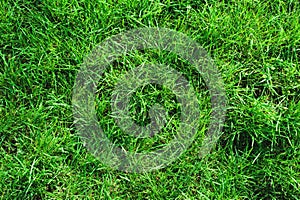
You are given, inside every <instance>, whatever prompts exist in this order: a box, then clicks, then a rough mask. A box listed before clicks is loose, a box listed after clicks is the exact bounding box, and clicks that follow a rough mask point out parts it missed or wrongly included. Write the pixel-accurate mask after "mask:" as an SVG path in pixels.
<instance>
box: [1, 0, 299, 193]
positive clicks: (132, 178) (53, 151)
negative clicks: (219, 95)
mask: <svg viewBox="0 0 300 200" xmlns="http://www.w3.org/2000/svg"><path fill="white" fill-rule="evenodd" d="M145 27H163V28H168V29H172V30H175V31H177V32H179V33H183V34H185V35H186V36H188V37H189V38H192V39H193V40H194V41H196V42H197V43H199V44H200V45H202V47H203V48H204V49H205V50H206V51H207V52H208V54H209V55H210V57H211V58H212V59H213V60H214V64H215V66H217V69H218V71H219V72H220V74H221V76H222V79H223V81H224V88H225V91H226V98H227V105H226V107H227V112H226V118H225V124H224V127H223V133H222V135H221V137H220V138H219V140H218V142H217V144H216V145H215V148H213V149H212V151H211V153H210V154H207V155H206V156H204V157H201V156H200V154H199V152H200V150H201V145H202V141H203V136H204V135H205V133H207V130H208V124H209V121H210V120H209V119H210V118H209V116H210V114H211V103H210V101H211V98H210V95H209V92H208V89H207V85H206V84H205V82H204V80H203V77H201V74H200V73H198V72H197V71H196V70H195V68H194V66H192V65H191V64H189V63H188V62H187V61H185V60H183V59H182V58H180V57H178V56H177V55H174V54H172V53H169V52H166V51H163V50H143V51H134V52H132V53H130V54H126V55H124V56H122V57H120V58H118V59H117V60H116V61H115V62H114V63H112V64H111V65H110V67H108V68H107V70H106V71H105V72H104V73H103V77H102V79H100V80H99V83H98V85H97V95H96V97H97V98H95V110H96V111H97V117H98V120H99V124H100V125H101V127H102V128H103V130H104V133H105V134H106V135H107V137H108V138H109V139H110V140H111V141H113V142H114V143H115V144H116V145H118V146H120V147H123V148H124V149H126V150H128V151H131V152H149V151H153V150H155V149H159V148H160V147H162V146H164V145H167V143H168V142H170V141H171V140H172V138H173V137H174V134H176V133H177V128H178V125H179V124H180V117H178V116H179V114H178V113H180V112H181V109H180V104H179V103H178V102H177V101H176V97H175V95H174V93H173V92H172V90H170V89H168V88H167V87H163V86H160V85H155V84H148V85H147V86H146V87H143V88H138V89H137V90H136V91H135V92H134V93H133V95H132V98H131V100H130V103H131V105H132V106H131V108H130V113H129V114H130V116H131V117H132V119H133V120H134V121H135V122H136V123H137V124H138V125H140V126H146V125H147V124H148V123H149V115H148V114H147V113H148V112H149V109H150V107H151V106H153V105H154V104H157V103H158V104H160V105H162V106H163V108H164V109H165V110H166V119H167V121H168V123H167V125H166V126H165V127H163V128H162V130H161V132H160V133H157V134H156V135H155V136H154V137H152V138H146V139H140V138H135V137H133V136H130V135H128V134H124V131H123V130H122V129H121V128H120V127H118V124H117V123H116V121H115V118H114V117H115V116H114V115H113V114H114V113H113V112H112V110H111V108H110V104H111V94H112V93H113V89H114V86H115V85H116V84H117V83H118V80H119V79H120V78H122V75H124V74H126V72H127V71H130V70H133V69H134V68H135V67H137V66H138V65H141V64H143V63H148V64H156V65H157V64H165V65H168V66H169V67H172V68H174V69H176V70H177V71H179V72H180V73H182V75H183V76H184V77H185V78H186V79H187V80H188V81H189V83H190V84H191V85H192V86H193V88H194V89H195V91H196V96H197V100H198V102H199V107H200V110H199V112H200V120H199V129H198V130H197V133H196V134H195V136H194V140H193V142H192V144H191V146H190V147H189V148H188V149H187V150H186V151H184V153H183V154H182V155H181V156H180V157H179V158H178V159H176V160H175V161H173V162H172V163H170V164H169V165H168V166H166V167H164V168H161V169H158V170H153V171H150V172H145V173H129V172H123V171H119V170H116V169H113V168H112V167H110V166H107V165H106V164H105V163H103V162H101V159H97V157H95V156H94V155H93V154H92V153H91V152H89V151H88V150H87V149H86V147H85V146H84V142H83V141H82V140H81V139H80V137H79V135H78V134H77V133H78V130H77V129H76V127H75V125H74V115H73V107H72V95H73V88H74V87H73V86H74V84H75V81H76V76H77V74H78V71H79V70H80V67H81V65H82V63H83V62H84V59H85V58H86V57H87V56H88V55H89V54H90V53H91V51H92V50H93V49H94V48H95V47H97V45H99V44H101V42H103V41H104V40H105V39H107V38H109V37H111V36H113V35H116V34H119V33H122V32H124V31H129V30H131V29H135V28H145ZM299 58H300V3H299V1H297V0H287V1H283V0H274V1H255V0H232V1H225V0H223V1H222V0H212V1H204V0H201V1H198V0H179V1H161V2H159V1H156V0H152V1H145V0H142V1H138V0H131V1H129V0H123V1H102V0H78V1H74V0H68V1H67V0H60V1H57V0H53V1H48V0H45V1H42V0H32V1H21V0H16V1H12V0H8V1H5V0H1V1H0V198H1V199H300V102H299V100H300V65H299Z"/></svg>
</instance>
